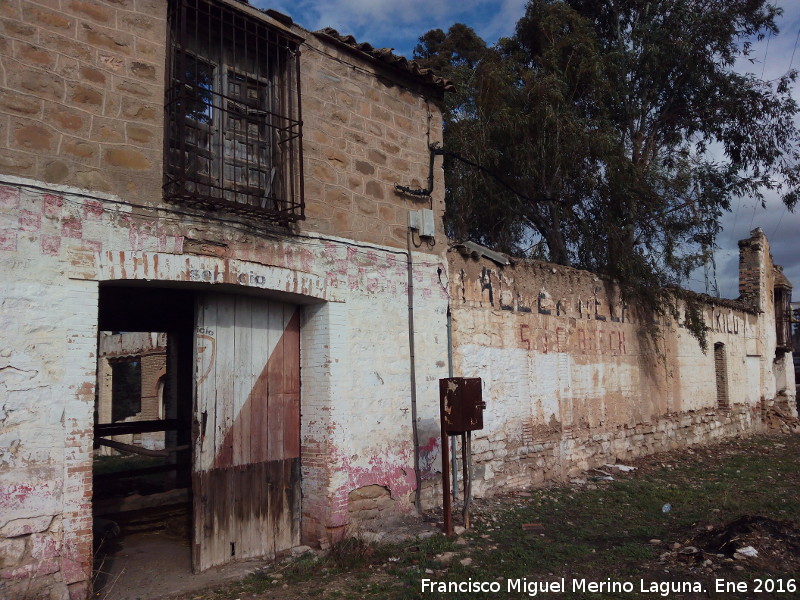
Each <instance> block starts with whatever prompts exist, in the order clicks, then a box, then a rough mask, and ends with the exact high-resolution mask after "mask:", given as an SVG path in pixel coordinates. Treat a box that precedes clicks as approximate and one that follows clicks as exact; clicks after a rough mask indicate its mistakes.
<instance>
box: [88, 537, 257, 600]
mask: <svg viewBox="0 0 800 600" xmlns="http://www.w3.org/2000/svg"><path fill="white" fill-rule="evenodd" d="M265 564H266V563H264V562H263V561H248V562H237V563H233V564H230V565H226V566H224V567H219V568H213V569H209V570H208V571H205V572H203V573H198V574H193V573H192V568H191V556H190V548H189V545H188V542H187V541H186V540H181V539H176V538H175V537H172V536H169V535H168V534H165V533H164V532H161V531H159V532H147V533H133V534H128V535H124V536H122V537H120V538H117V539H116V540H115V541H114V548H113V549H110V551H109V553H108V554H107V555H106V556H105V558H104V559H103V561H102V564H100V565H99V566H97V567H96V573H95V591H94V594H93V597H94V598H99V599H101V600H155V599H156V598H163V597H164V596H166V595H168V594H174V593H177V592H191V591H193V590H197V589H201V588H205V587H208V586H210V585H212V584H215V583H222V582H225V581H229V580H232V579H240V578H242V577H244V576H245V575H247V574H248V573H251V572H253V571H255V570H257V569H258V568H260V567H263V566H264V565H265Z"/></svg>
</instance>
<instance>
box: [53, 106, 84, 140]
mask: <svg viewBox="0 0 800 600" xmlns="http://www.w3.org/2000/svg"><path fill="white" fill-rule="evenodd" d="M45 121H46V122H47V123H50V124H51V125H53V126H54V127H56V128H58V129H61V130H62V131H69V132H71V133H75V132H79V131H80V132H88V131H89V125H90V123H91V116H90V115H88V114H87V113H85V112H83V111H80V110H75V109H72V108H68V107H66V106H61V105H48V107H47V109H46V110H45Z"/></svg>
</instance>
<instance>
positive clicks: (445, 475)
mask: <svg viewBox="0 0 800 600" xmlns="http://www.w3.org/2000/svg"><path fill="white" fill-rule="evenodd" d="M444 403H445V397H444V394H440V398H439V404H440V406H439V410H440V413H439V414H440V415H441V421H442V442H441V443H442V510H443V512H444V534H445V535H453V508H452V506H451V498H450V448H448V446H447V442H448V439H447V431H446V429H445V422H444Z"/></svg>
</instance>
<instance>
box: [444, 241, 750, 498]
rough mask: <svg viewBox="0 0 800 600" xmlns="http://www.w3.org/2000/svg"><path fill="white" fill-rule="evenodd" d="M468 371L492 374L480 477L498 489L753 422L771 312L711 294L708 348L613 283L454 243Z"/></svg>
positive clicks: (457, 354)
mask: <svg viewBox="0 0 800 600" xmlns="http://www.w3.org/2000/svg"><path fill="white" fill-rule="evenodd" d="M448 256H449V263H450V293H451V299H450V302H451V307H452V308H451V310H452V313H453V336H454V341H453V345H454V362H455V364H454V369H455V374H456V375H461V376H468V377H481V378H483V382H484V399H485V401H486V404H487V408H486V411H485V413H484V429H483V430H482V431H479V432H476V433H475V434H474V441H473V451H474V455H475V466H476V469H475V470H476V484H475V491H476V493H477V494H478V495H483V494H491V493H494V492H497V491H499V490H503V489H505V490H507V489H513V488H519V487H525V486H530V485H532V484H537V483H541V482H543V481H547V480H556V481H558V480H564V479H565V478H568V477H570V476H572V475H574V474H577V473H578V472H580V471H583V470H585V469H587V468H591V467H594V466H597V465H599V464H603V463H604V462H613V461H615V460H616V459H620V460H625V459H626V458H630V457H635V456H640V455H644V454H649V453H653V452H657V451H659V450H667V449H670V448H674V447H678V446H684V445H689V444H693V443H697V442H700V441H706V440H709V439H711V438H714V437H718V436H723V435H732V434H734V433H737V432H742V431H749V430H751V429H753V428H754V427H757V426H758V424H759V418H760V408H761V404H760V392H759V387H760V368H761V367H760V363H761V358H760V357H757V356H751V355H749V354H748V348H751V349H752V348H753V347H754V346H756V345H757V340H758V339H759V335H760V332H759V321H758V317H757V316H756V315H755V314H754V313H752V312H749V311H748V310H747V309H746V307H745V306H744V305H742V304H740V303H736V302H733V301H719V302H718V303H717V304H715V305H714V304H709V305H707V306H706V308H705V311H704V318H705V321H706V323H707V325H708V326H709V327H710V331H709V348H710V350H709V352H707V353H705V354H704V353H703V352H702V350H701V349H700V345H699V344H698V342H697V340H696V339H695V338H693V337H692V336H691V334H690V333H689V332H688V330H686V329H685V328H684V327H683V326H682V324H681V318H679V319H678V320H677V322H676V321H674V320H673V319H672V318H666V319H662V321H661V323H659V330H660V331H661V335H660V336H659V337H656V338H654V337H652V336H649V335H647V334H646V333H643V330H642V328H641V327H640V324H641V319H643V318H647V317H646V316H643V315H641V314H637V311H636V310H634V309H633V308H631V307H628V306H626V305H625V304H624V303H623V302H622V301H621V300H620V296H619V291H618V289H617V288H616V287H615V286H614V285H612V284H611V283H609V282H607V281H605V280H603V279H601V278H599V277H597V276H595V275H593V274H591V273H587V272H584V271H578V270H576V269H570V268H566V267H561V266H558V265H552V264H548V263H542V262H536V261H525V262H519V263H516V264H513V265H508V266H499V265H497V264H496V263H493V262H491V261H489V260H488V259H475V258H473V257H470V256H462V255H460V254H458V253H457V252H455V251H451V252H450V254H449V255H448ZM717 343H722V344H724V346H725V349H726V356H727V359H726V360H727V365H726V376H727V381H728V398H729V406H728V407H727V408H721V407H719V406H718V405H717V392H716V383H715V377H714V374H715V362H714V354H713V350H712V349H713V347H714V344H717Z"/></svg>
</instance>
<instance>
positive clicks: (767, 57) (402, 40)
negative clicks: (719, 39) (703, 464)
mask: <svg viewBox="0 0 800 600" xmlns="http://www.w3.org/2000/svg"><path fill="white" fill-rule="evenodd" d="M250 2H251V4H254V5H255V6H258V7H259V8H274V9H276V10H278V11H280V12H283V13H285V14H288V15H290V16H291V17H292V18H293V19H294V20H295V22H297V23H298V24H299V25H301V26H302V27H305V28H306V29H310V30H317V29H322V28H323V27H333V28H334V29H337V30H338V31H339V33H342V34H352V35H354V36H355V38H356V39H357V40H358V41H359V42H369V43H370V44H372V45H373V46H376V47H381V48H394V49H395V53H396V54H401V55H404V56H407V57H409V58H410V57H411V54H412V52H413V49H414V46H415V45H416V44H417V39H418V38H419V36H420V35H422V34H423V33H425V32H426V31H428V30H430V29H434V28H437V27H438V28H441V29H444V30H447V28H448V27H450V25H452V24H453V23H456V22H461V23H466V24H467V25H469V26H470V27H472V28H473V29H475V31H477V33H478V34H479V35H480V36H481V37H482V38H483V39H485V40H486V41H487V42H490V43H491V42H494V41H496V40H497V39H498V38H500V37H502V36H507V35H510V34H511V33H513V30H514V25H515V24H516V22H517V20H518V19H519V18H520V17H521V16H522V14H523V12H524V10H525V0H277V1H272V2H270V1H269V0H250ZM778 4H779V5H780V6H783V8H784V15H783V17H782V18H781V19H780V20H779V23H778V26H779V28H780V34H779V35H777V36H769V37H767V38H765V39H764V40H762V41H761V42H756V43H755V44H754V47H753V53H752V55H751V58H752V59H754V62H752V63H751V62H749V61H744V62H742V64H740V65H738V68H739V70H741V71H749V72H752V73H755V74H756V75H758V76H762V74H763V77H764V78H765V79H775V78H777V77H780V76H781V75H782V74H784V73H785V72H786V71H787V70H788V69H789V67H790V64H791V66H792V67H793V68H795V69H798V68H800V48H798V47H797V40H798V31H800V2H797V0H783V1H780V0H779V1H778ZM793 54H794V57H792V55H793ZM797 88H800V85H798V86H797ZM795 97H796V98H798V100H800V91H798V89H796V90H795ZM722 224H723V227H724V231H723V232H722V234H721V235H720V237H719V240H718V243H719V246H720V249H719V250H718V251H717V253H716V264H717V281H718V284H719V290H720V292H721V294H722V296H723V297H727V298H735V297H737V296H738V277H737V269H738V246H737V241H738V240H740V239H742V238H745V237H747V236H748V232H749V231H750V230H751V229H753V228H754V227H761V228H762V229H763V230H764V232H765V233H766V234H767V236H768V237H769V239H770V243H771V246H772V254H773V256H774V258H775V261H776V262H777V263H778V264H781V265H783V266H784V269H785V273H786V275H787V276H788V277H789V279H790V281H792V282H793V283H794V285H795V290H796V291H795V292H794V299H795V300H797V299H798V298H800V212H799V211H798V210H796V211H795V212H794V213H790V212H788V211H786V210H784V208H783V205H782V204H781V203H780V201H779V200H778V199H777V198H776V197H774V196H771V197H768V198H767V209H766V210H764V209H762V208H761V207H760V206H759V205H758V203H757V202H755V201H753V200H752V199H748V198H743V199H742V200H741V201H739V200H735V201H734V202H733V210H732V212H731V213H730V214H728V215H726V216H725V217H724V218H723V221H722ZM687 287H690V288H691V289H694V290H696V291H705V278H704V274H703V272H702V271H700V272H698V273H696V274H695V275H694V276H693V280H692V281H691V282H688V283H687Z"/></svg>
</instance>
